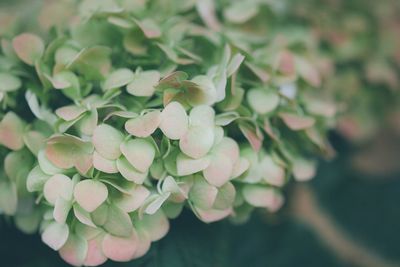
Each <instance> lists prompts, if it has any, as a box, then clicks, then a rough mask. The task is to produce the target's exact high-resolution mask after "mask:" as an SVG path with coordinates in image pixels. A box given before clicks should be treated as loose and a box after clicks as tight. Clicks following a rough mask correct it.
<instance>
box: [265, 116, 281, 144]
mask: <svg viewBox="0 0 400 267" xmlns="http://www.w3.org/2000/svg"><path fill="white" fill-rule="evenodd" d="M263 129H264V131H265V132H266V133H267V134H268V136H269V137H271V138H272V140H274V141H278V140H279V138H278V136H277V135H276V134H275V133H274V131H273V130H272V127H271V123H270V121H269V120H268V118H266V119H265V120H264V127H263Z"/></svg>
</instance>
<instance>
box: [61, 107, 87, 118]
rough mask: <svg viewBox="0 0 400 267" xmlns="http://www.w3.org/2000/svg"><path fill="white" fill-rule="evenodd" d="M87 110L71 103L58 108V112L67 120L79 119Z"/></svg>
mask: <svg viewBox="0 0 400 267" xmlns="http://www.w3.org/2000/svg"><path fill="white" fill-rule="evenodd" d="M85 111H86V109H85V108H84V107H79V106H74V105H71V106H65V107H62V108H59V109H56V114H57V116H58V117H60V118H62V119H63V120H65V121H72V120H75V119H77V118H78V117H79V116H80V115H82V114H83V113H84V112H85Z"/></svg>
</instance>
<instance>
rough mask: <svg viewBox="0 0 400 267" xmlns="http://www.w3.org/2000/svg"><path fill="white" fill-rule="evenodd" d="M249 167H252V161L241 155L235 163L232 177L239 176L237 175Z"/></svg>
mask: <svg viewBox="0 0 400 267" xmlns="http://www.w3.org/2000/svg"><path fill="white" fill-rule="evenodd" d="M249 168H250V161H249V160H248V159H246V158H243V157H241V158H240V159H239V160H238V161H236V163H235V164H234V165H233V170H232V178H237V177H239V176H241V175H242V174H243V173H244V172H245V171H247V170H248V169H249Z"/></svg>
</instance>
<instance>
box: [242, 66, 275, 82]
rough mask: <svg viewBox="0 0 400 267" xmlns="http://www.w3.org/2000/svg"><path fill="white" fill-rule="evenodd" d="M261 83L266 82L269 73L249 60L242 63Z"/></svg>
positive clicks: (269, 76)
mask: <svg viewBox="0 0 400 267" xmlns="http://www.w3.org/2000/svg"><path fill="white" fill-rule="evenodd" d="M244 64H245V65H246V66H247V67H248V68H249V69H250V70H251V71H252V72H253V73H254V74H255V75H256V76H257V77H258V78H259V79H260V80H261V81H262V82H263V83H266V82H268V81H269V79H270V78H271V75H270V74H269V73H268V72H267V71H266V70H264V69H262V68H260V67H258V66H256V65H254V64H251V63H249V62H245V63H244Z"/></svg>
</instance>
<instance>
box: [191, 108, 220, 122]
mask: <svg viewBox="0 0 400 267" xmlns="http://www.w3.org/2000/svg"><path fill="white" fill-rule="evenodd" d="M189 120H190V125H191V126H202V127H214V122H215V111H214V109H213V108H212V107H210V106H205V105H201V106H197V107H194V108H193V109H192V110H191V111H190V114H189Z"/></svg>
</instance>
